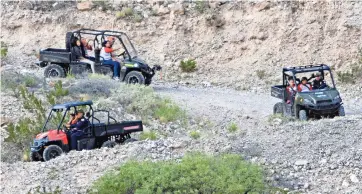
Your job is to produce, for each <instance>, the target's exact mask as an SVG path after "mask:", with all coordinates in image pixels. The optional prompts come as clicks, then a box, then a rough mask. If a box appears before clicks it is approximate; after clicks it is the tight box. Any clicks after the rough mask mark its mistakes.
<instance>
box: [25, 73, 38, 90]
mask: <svg viewBox="0 0 362 194" xmlns="http://www.w3.org/2000/svg"><path fill="white" fill-rule="evenodd" d="M24 84H25V86H26V87H34V86H37V85H38V83H37V79H36V78H35V77H33V76H30V75H26V76H24Z"/></svg>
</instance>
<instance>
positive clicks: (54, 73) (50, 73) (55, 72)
mask: <svg viewBox="0 0 362 194" xmlns="http://www.w3.org/2000/svg"><path fill="white" fill-rule="evenodd" d="M59 75H60V73H59V71H58V70H57V69H50V70H49V71H48V77H59Z"/></svg>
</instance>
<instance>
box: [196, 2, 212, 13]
mask: <svg viewBox="0 0 362 194" xmlns="http://www.w3.org/2000/svg"><path fill="white" fill-rule="evenodd" d="M195 3H196V5H195V9H196V11H198V12H199V13H204V12H205V11H206V10H207V9H208V8H209V2H208V1H196V2H195Z"/></svg>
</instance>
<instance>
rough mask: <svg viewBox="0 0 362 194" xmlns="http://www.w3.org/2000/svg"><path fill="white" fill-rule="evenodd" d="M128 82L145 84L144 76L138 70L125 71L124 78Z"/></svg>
mask: <svg viewBox="0 0 362 194" xmlns="http://www.w3.org/2000/svg"><path fill="white" fill-rule="evenodd" d="M124 80H125V82H126V83H128V84H145V77H143V75H142V73H141V72H139V71H131V72H129V73H127V75H126V78H125V79H124Z"/></svg>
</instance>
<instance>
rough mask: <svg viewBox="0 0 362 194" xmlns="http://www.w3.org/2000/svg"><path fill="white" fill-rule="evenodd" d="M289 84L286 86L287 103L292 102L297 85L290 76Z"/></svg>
mask: <svg viewBox="0 0 362 194" xmlns="http://www.w3.org/2000/svg"><path fill="white" fill-rule="evenodd" d="M288 82H289V86H287V93H288V100H287V104H290V103H291V104H293V103H294V96H295V94H296V93H297V91H298V90H297V85H295V82H294V79H293V78H292V77H290V78H289V79H288Z"/></svg>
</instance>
